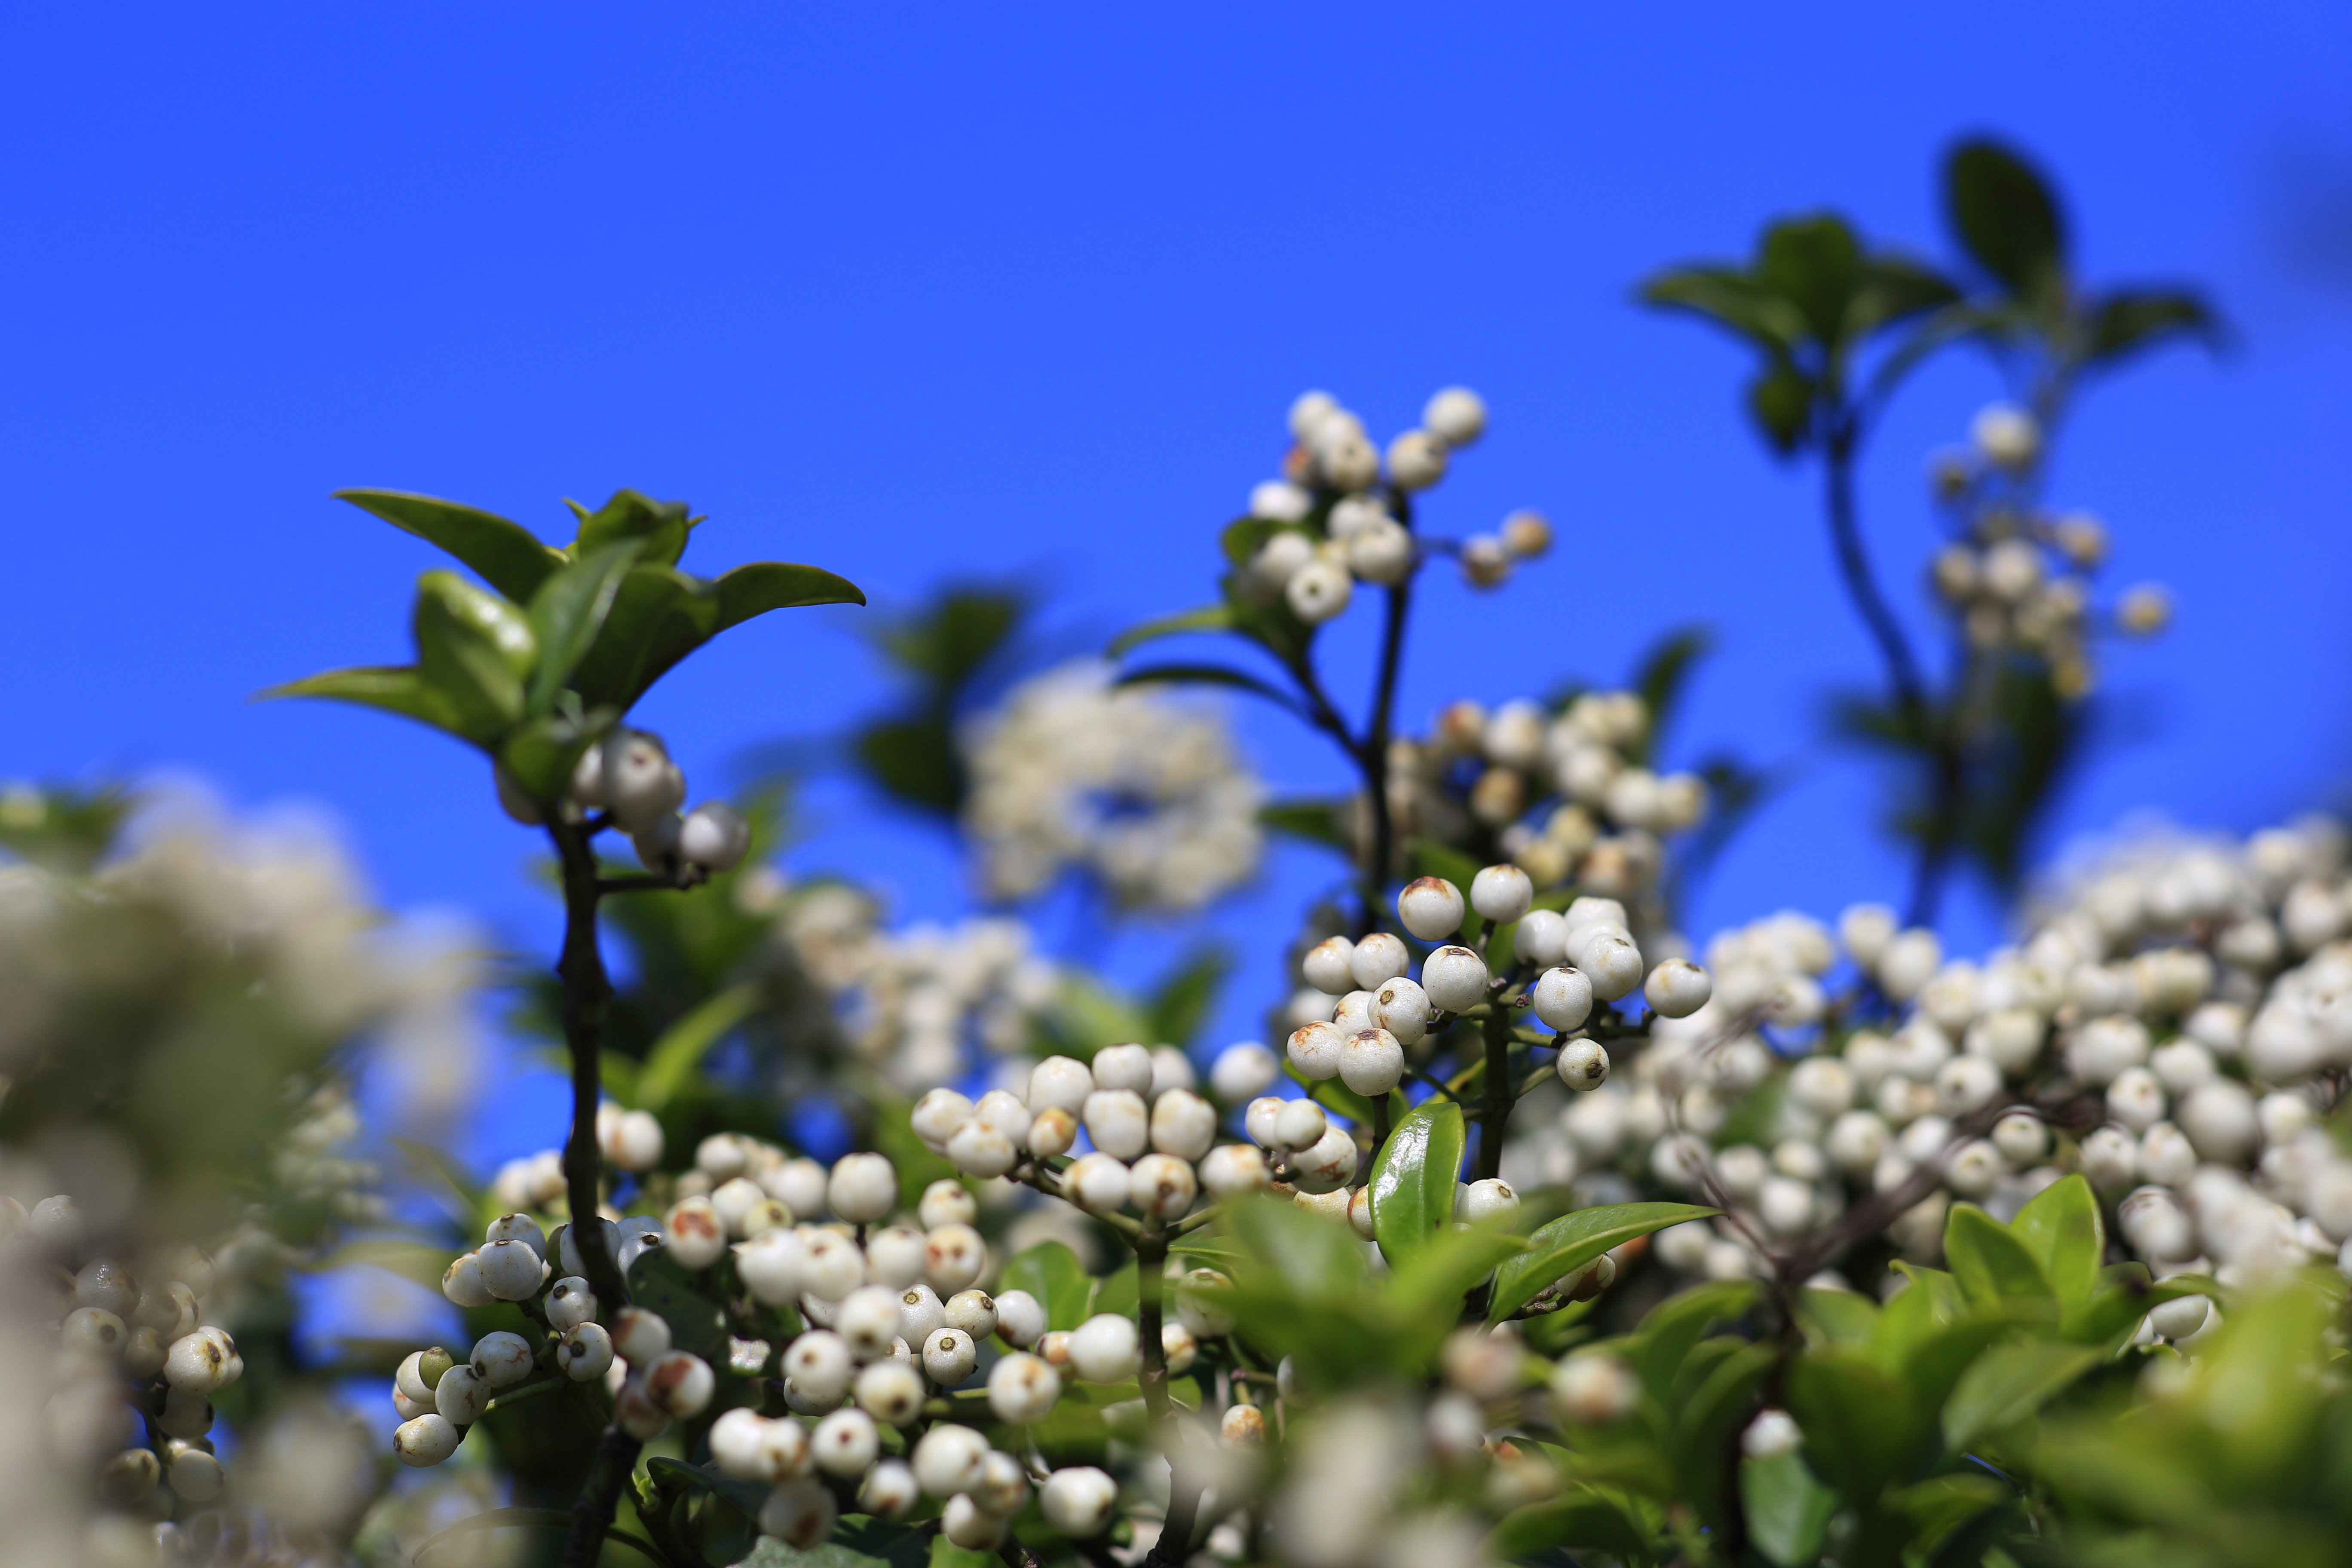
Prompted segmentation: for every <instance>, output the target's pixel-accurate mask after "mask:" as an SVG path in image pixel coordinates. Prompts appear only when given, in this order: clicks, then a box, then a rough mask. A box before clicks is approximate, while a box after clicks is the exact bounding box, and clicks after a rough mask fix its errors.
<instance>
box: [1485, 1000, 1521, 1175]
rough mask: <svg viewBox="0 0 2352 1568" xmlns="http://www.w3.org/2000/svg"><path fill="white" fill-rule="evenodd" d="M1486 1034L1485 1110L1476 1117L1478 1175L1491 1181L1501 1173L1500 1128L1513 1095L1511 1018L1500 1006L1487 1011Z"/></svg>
mask: <svg viewBox="0 0 2352 1568" xmlns="http://www.w3.org/2000/svg"><path fill="white" fill-rule="evenodd" d="M1514 1103H1516V1097H1515V1096H1514V1095H1513V1094H1512V1092H1511V1018H1510V1015H1509V1014H1507V1013H1506V1012H1505V1011H1504V1010H1503V1009H1502V1008H1500V1007H1496V1008H1495V1009H1493V1010H1492V1011H1490V1012H1489V1013H1487V1015H1486V1110H1483V1111H1481V1112H1480V1113H1479V1116H1478V1178H1479V1180H1481V1181H1487V1180H1491V1179H1493V1178H1494V1177H1496V1176H1499V1175H1501V1174H1502V1173H1503V1129H1504V1128H1506V1127H1507V1126H1508V1125H1510V1121H1511V1107H1512V1105H1513V1104H1514Z"/></svg>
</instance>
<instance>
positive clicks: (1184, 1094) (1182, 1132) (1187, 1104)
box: [1151, 1089, 1217, 1160]
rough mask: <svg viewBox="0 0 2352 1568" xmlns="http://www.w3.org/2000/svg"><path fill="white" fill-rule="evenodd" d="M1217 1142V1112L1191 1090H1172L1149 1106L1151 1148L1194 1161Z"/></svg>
mask: <svg viewBox="0 0 2352 1568" xmlns="http://www.w3.org/2000/svg"><path fill="white" fill-rule="evenodd" d="M1216 1141H1217V1110H1216V1107H1214V1106H1213V1105H1211V1104H1210V1103H1209V1102H1208V1101H1207V1100H1202V1098H1201V1097H1200V1096H1199V1095H1197V1094H1194V1093H1193V1092H1192V1090H1190V1089H1169V1090H1168V1091H1167V1092H1166V1093H1164V1094H1162V1095H1160V1098H1159V1099H1158V1100H1153V1101H1152V1103H1151V1147H1152V1148H1154V1149H1156V1150H1158V1151H1159V1152H1161V1153H1163V1154H1173V1155H1175V1156H1177V1157H1178V1158H1179V1159H1181V1160H1197V1159H1199V1158H1200V1157H1201V1156H1202V1155H1203V1154H1206V1153H1207V1152H1209V1147H1210V1145H1211V1144H1213V1143H1214V1142H1216Z"/></svg>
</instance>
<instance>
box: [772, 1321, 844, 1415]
mask: <svg viewBox="0 0 2352 1568" xmlns="http://www.w3.org/2000/svg"><path fill="white" fill-rule="evenodd" d="M783 1369H784V1375H785V1376H786V1377H788V1378H790V1379H792V1381H793V1383H794V1384H798V1385H799V1387H800V1389H801V1391H802V1393H803V1394H805V1395H807V1396H808V1397H809V1398H810V1399H813V1400H815V1401H817V1402H819V1403H821V1404H823V1405H827V1406H831V1405H838V1404H840V1403H841V1396H842V1395H843V1394H846V1393H848V1392H849V1380H850V1376H851V1374H852V1373H853V1372H854V1371H855V1369H856V1363H855V1362H854V1360H853V1359H852V1357H851V1356H850V1353H849V1342H848V1341H846V1340H845V1339H843V1338H842V1337H841V1336H840V1335H839V1334H837V1333H835V1332H834V1331H832V1330H830V1329H811V1330H810V1331H807V1332H806V1333H803V1334H801V1335H800V1336H798V1337H797V1338H795V1339H794V1340H793V1342H792V1343H791V1344H790V1345H788V1346H786V1347H785V1349H784V1358H783Z"/></svg>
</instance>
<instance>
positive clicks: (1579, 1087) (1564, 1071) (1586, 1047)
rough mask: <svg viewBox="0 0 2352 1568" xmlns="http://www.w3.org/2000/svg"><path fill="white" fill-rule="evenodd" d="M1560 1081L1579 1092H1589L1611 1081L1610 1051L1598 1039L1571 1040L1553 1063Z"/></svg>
mask: <svg viewBox="0 0 2352 1568" xmlns="http://www.w3.org/2000/svg"><path fill="white" fill-rule="evenodd" d="M1553 1070H1554V1071H1555V1072H1557V1073H1559V1081H1560V1082H1562V1083H1564V1084H1566V1085H1567V1086H1568V1087H1569V1088H1570V1089H1574V1090H1576V1092H1577V1093H1579V1094H1589V1093H1591V1091H1592V1090H1594V1089H1599V1088H1600V1087H1601V1085H1602V1084H1604V1083H1607V1082H1608V1081H1609V1052H1608V1051H1607V1049H1605V1048H1604V1047H1602V1046H1601V1042H1600V1041H1598V1040H1570V1041H1569V1042H1568V1044H1566V1045H1564V1046H1562V1047H1560V1048H1559V1060H1558V1061H1556V1062H1555V1063H1553Z"/></svg>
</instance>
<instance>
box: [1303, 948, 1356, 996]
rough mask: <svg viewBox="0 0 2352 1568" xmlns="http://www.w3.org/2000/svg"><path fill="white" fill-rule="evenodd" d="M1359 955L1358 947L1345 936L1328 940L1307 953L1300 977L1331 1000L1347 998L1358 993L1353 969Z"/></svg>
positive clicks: (1309, 949)
mask: <svg viewBox="0 0 2352 1568" xmlns="http://www.w3.org/2000/svg"><path fill="white" fill-rule="evenodd" d="M1355 955H1356V944H1355V943H1354V942H1349V940H1348V939H1347V938H1346V937H1344V936H1328V937H1325V938H1324V939H1323V940H1322V941H1321V942H1318V943H1316V944H1315V945H1314V946H1313V947H1311V948H1308V949H1307V956H1306V957H1305V958H1303V959H1301V960H1299V963H1298V968H1299V973H1301V974H1303V975H1305V976H1306V979H1307V984H1309V985H1312V986H1313V987H1315V989H1316V990H1318V991H1320V992H1322V993H1323V994H1325V995H1327V996H1344V995H1346V994H1348V993H1349V992H1350V991H1353V990H1354V989H1356V976H1355V972H1354V970H1353V969H1352V968H1351V967H1350V964H1351V963H1353V961H1354V959H1355Z"/></svg>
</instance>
